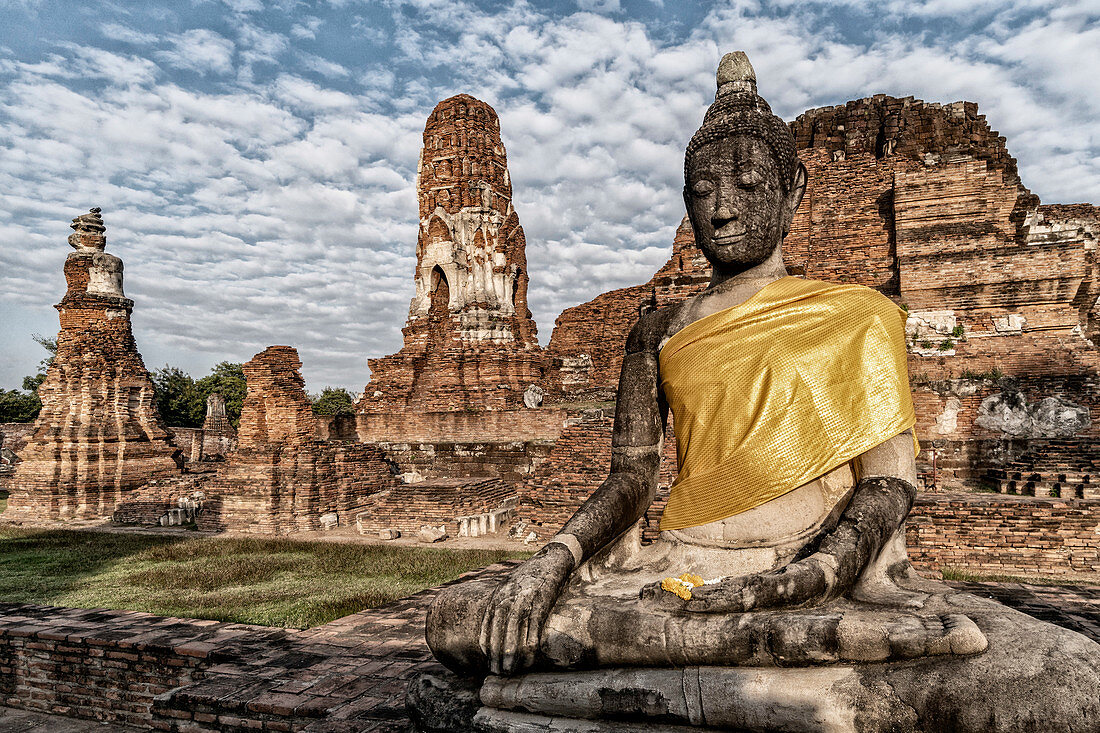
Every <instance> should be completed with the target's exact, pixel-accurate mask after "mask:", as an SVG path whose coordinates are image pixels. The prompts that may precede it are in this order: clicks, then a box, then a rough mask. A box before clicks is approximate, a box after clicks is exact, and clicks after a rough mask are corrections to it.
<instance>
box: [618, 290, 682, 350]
mask: <svg viewBox="0 0 1100 733" xmlns="http://www.w3.org/2000/svg"><path fill="white" fill-rule="evenodd" d="M684 305H685V304H684V302H680V303H672V304H670V305H664V306H661V307H660V308H654V309H652V310H649V311H646V312H645V313H642V315H641V317H640V318H638V321H637V322H636V323H635V324H634V327H633V328H632V329H630V335H628V336H627V337H626V353H628V354H633V353H637V352H639V351H652V352H657V351H659V350H660V347H661V344H662V343H663V342H664V341H665V339H666V338H667V336H668V333H669V330H670V329H671V328H672V324H673V323H674V322H675V321H676V319H677V318H678V317H679V314H680V313H681V311H682V310H683V308H684Z"/></svg>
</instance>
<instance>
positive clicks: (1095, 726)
mask: <svg viewBox="0 0 1100 733" xmlns="http://www.w3.org/2000/svg"><path fill="white" fill-rule="evenodd" d="M943 602H945V603H949V604H951V605H953V606H955V607H956V608H957V610H959V611H963V612H965V613H966V614H967V615H968V616H969V617H971V618H973V619H974V622H975V623H976V625H977V627H978V628H980V630H981V632H982V634H984V635H985V637H986V638H987V639H988V641H989V646H988V648H986V649H985V651H983V652H981V653H977V654H971V655H968V656H955V655H941V656H926V657H923V658H914V659H907V660H903V661H891V662H872V661H869V662H868V663H865V664H861V663H851V662H848V663H839V664H838V663H833V664H829V663H826V664H822V665H819V666H768V667H761V666H737V667H732V666H731V667H721V666H690V667H677V668H669V667H665V668H661V667H653V668H643V667H633V668H628V667H618V668H606V669H588V670H575V671H574V670H562V669H558V670H546V671H536V672H531V673H528V674H524V675H518V676H515V677H494V676H489V677H486V678H485V679H484V680H479V679H477V678H466V679H462V678H459V677H457V676H455V675H453V674H451V673H450V672H446V671H444V670H443V669H442V668H440V669H439V673H438V674H436V675H433V676H431V678H430V679H429V678H428V676H422V677H420V678H418V679H415V680H413V682H412V685H411V687H410V694H409V707H410V713H412V715H413V717H414V719H416V720H417V721H418V722H419V723H420V725H421V728H420V730H421V731H423V733H460V732H461V733H467V732H468V731H478V732H480V733H505V732H507V733H540V732H543V731H545V732H547V733H549V732H550V731H554V732H558V733H566V732H567V731H568V732H569V733H603V732H604V731H607V732H609V733H610V732H612V731H670V732H677V731H680V732H682V731H700V732H701V731H753V732H760V733H765V732H769V733H770V732H782V733H825V732H828V733H855V732H856V731H859V733H1024V732H1028V731H1030V732H1032V733H1078V732H1079V733H1095V731H1098V730H1100V645H1098V644H1097V643H1096V642H1094V641H1092V640H1090V639H1088V638H1086V637H1084V636H1082V635H1080V634H1077V633H1075V632H1072V631H1069V630H1067V629H1063V628H1061V627H1058V626H1054V625H1052V624H1047V623H1042V622H1040V621H1037V620H1035V619H1033V618H1031V617H1029V616H1026V615H1024V614H1021V613H1019V612H1017V611H1013V610H1011V609H1008V608H1005V607H1004V606H1000V605H999V604H996V603H994V602H992V601H989V600H985V599H981V598H977V597H975V596H971V595H967V594H951V595H949V596H947V597H945V598H944V600H943Z"/></svg>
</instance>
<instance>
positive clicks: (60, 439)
mask: <svg viewBox="0 0 1100 733" xmlns="http://www.w3.org/2000/svg"><path fill="white" fill-rule="evenodd" d="M72 228H73V230H74V232H73V234H71V235H70V236H69V244H70V245H72V247H73V248H74V249H75V250H76V251H74V252H71V253H70V254H69V256H68V258H67V259H66V261H65V280H66V282H67V283H68V290H67V292H66V293H65V297H64V298H63V299H62V300H61V303H60V304H58V305H57V306H56V307H57V310H58V312H59V313H60V317H61V331H60V332H59V333H58V335H57V355H56V357H55V359H54V361H53V363H52V364H51V365H50V367H49V369H48V370H47V372H46V381H45V382H43V383H42V386H41V387H39V390H38V394H39V396H40V397H41V398H42V411H41V413H39V416H38V419H37V420H36V421H35V423H34V433H33V434H32V435H31V436H30V437H29V438H28V439H27V442H26V444H25V445H24V447H23V448H22V449H21V451H20V458H21V459H22V461H21V462H20V463H19V464H18V466H17V467H16V471H15V474H14V476H12V477H11V479H10V483H9V488H10V490H11V492H12V493H11V497H10V498H9V503H8V509H7V511H6V512H5V514H4V516H5V518H8V519H18V520H27V521H34V520H39V519H68V518H79V519H89V518H95V517H103V516H108V515H110V514H111V512H112V511H113V510H114V509H115V507H116V506H117V505H118V504H119V503H120V502H121V501H122V500H123V499H124V497H125V496H126V495H127V494H128V493H129V492H130V491H132V490H133V489H135V488H137V487H139V486H141V485H142V484H144V483H146V482H147V481H149V480H151V479H157V478H166V477H169V476H174V475H178V474H179V472H180V466H181V463H182V454H181V453H180V451H179V450H177V448H176V446H175V445H173V443H172V440H171V437H170V435H169V433H168V431H167V429H166V427H165V425H164V423H163V421H162V420H161V418H160V414H159V413H158V411H157V407H156V400H155V399H154V394H153V382H152V380H151V379H150V377H149V372H148V371H147V370H146V369H145V364H144V363H143V362H142V359H141V354H139V353H138V350H137V345H136V344H135V343H134V336H133V332H132V330H131V328H130V313H131V312H132V311H133V307H134V302H133V301H132V300H130V299H129V298H126V297H125V296H124V295H123V291H122V269H123V268H122V260H120V259H119V258H117V257H115V256H114V255H111V254H108V253H106V252H104V251H103V249H104V247H105V246H106V241H107V240H106V236H105V227H104V225H103V220H102V218H101V216H100V213H99V209H92V211H91V212H90V213H88V214H83V215H81V216H79V217H77V218H76V219H74V220H73V224H72Z"/></svg>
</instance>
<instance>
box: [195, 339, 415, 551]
mask: <svg viewBox="0 0 1100 733" xmlns="http://www.w3.org/2000/svg"><path fill="white" fill-rule="evenodd" d="M301 366H302V363H301V361H300V360H299V359H298V353H297V351H296V350H295V349H294V348H292V347H290V346H271V347H268V348H267V349H266V350H265V351H263V352H262V353H260V354H257V355H256V356H255V357H253V358H252V360H251V361H249V362H248V363H246V364H245V365H244V373H245V379H246V381H247V386H248V392H247V395H246V397H245V401H244V406H243V408H242V410H241V420H240V429H239V430H238V433H237V449H236V450H235V451H234V452H231V453H229V454H228V456H227V457H226V462H225V464H224V465H223V466H222V467H220V468H219V470H218V472H217V475H216V476H215V477H214V478H212V479H211V480H210V481H209V482H208V483H207V484H206V486H205V489H204V490H205V494H206V497H205V504H204V506H203V510H202V511H201V512H199V513H198V514H197V515H196V525H197V527H198V528H199V529H210V530H224V529H231V530H237V531H243V532H258V533H265V534H286V533H290V532H299V531H308V530H320V529H331V528H332V527H334V526H337V525H347V524H350V523H351V522H352V520H353V518H354V514H355V513H356V511H357V510H358V509H359V508H360V506H361V505H362V503H363V502H364V501H365V500H366V498H367V497H368V496H370V495H371V494H373V493H375V492H377V491H382V490H384V489H387V488H390V487H392V486H394V485H395V484H396V483H397V480H396V478H395V477H394V471H393V467H392V466H391V464H390V463H389V462H387V461H386V460H385V456H384V454H383V453H382V451H380V450H378V449H377V448H373V447H371V446H367V445H362V444H359V443H352V442H328V441H320V440H317V439H316V435H315V433H316V421H315V419H314V416H313V412H312V409H311V408H310V404H309V399H308V398H307V397H306V393H305V388H304V386H305V383H304V381H303V380H302V376H301V372H300V370H301Z"/></svg>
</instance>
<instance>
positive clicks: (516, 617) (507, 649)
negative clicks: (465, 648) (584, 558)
mask: <svg viewBox="0 0 1100 733" xmlns="http://www.w3.org/2000/svg"><path fill="white" fill-rule="evenodd" d="M572 571H573V554H572V553H571V552H570V551H569V548H567V547H566V546H564V545H561V544H558V543H554V542H552V543H550V544H548V545H547V546H546V547H544V548H542V550H540V551H539V552H538V553H536V554H535V555H534V556H533V557H532V558H531V559H529V560H527V561H526V562H525V563H523V564H522V565H520V566H519V567H517V568H516V569H515V570H513V571H512V573H511V574H510V575H509V576H508V579H507V580H505V581H504V582H503V583H501V584H500V585H499V586H497V589H496V591H494V593H493V597H492V600H491V601H490V603H489V607H488V609H487V610H486V612H485V616H484V618H483V619H482V621H481V635H480V637H479V639H478V644H479V645H480V646H481V651H482V652H484V654H485V656H486V658H487V659H488V660H489V671H490V672H492V673H493V674H516V673H518V672H522V671H523V670H525V669H527V668H529V667H531V666H532V665H533V664H534V663H535V656H536V654H537V653H538V649H539V641H540V640H541V637H542V627H543V625H544V624H545V623H546V618H547V617H548V616H549V615H550V609H551V608H553V606H554V603H555V602H556V601H557V600H558V596H559V595H560V593H561V589H562V587H563V586H564V585H565V581H566V580H568V579H569V574H570V573H571V572H572Z"/></svg>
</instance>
